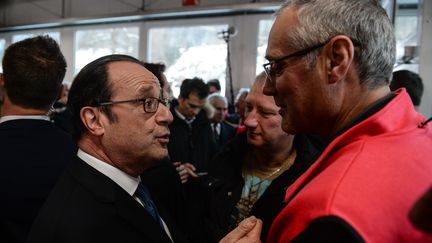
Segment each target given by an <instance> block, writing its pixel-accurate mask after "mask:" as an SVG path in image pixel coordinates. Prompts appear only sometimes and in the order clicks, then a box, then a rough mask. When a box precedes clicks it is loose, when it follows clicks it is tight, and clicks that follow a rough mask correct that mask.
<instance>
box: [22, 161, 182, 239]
mask: <svg viewBox="0 0 432 243" xmlns="http://www.w3.org/2000/svg"><path fill="white" fill-rule="evenodd" d="M157 207H158V211H159V214H160V215H161V217H162V218H163V220H164V221H165V223H166V224H167V226H168V228H169V230H170V233H171V235H172V237H173V240H174V242H187V240H186V239H185V237H184V236H183V233H182V232H181V231H180V230H178V229H177V227H176V224H175V223H174V221H173V220H172V218H171V217H170V215H169V214H168V213H167V212H166V210H164V209H163V208H161V207H159V206H157ZM28 242H104V243H109V242H128V243H129V242H131V243H132V242H167V243H170V242H171V241H170V239H169V237H168V235H167V234H166V233H165V231H163V229H162V228H161V227H160V226H159V224H158V223H157V222H156V221H155V220H154V219H153V218H152V217H151V216H150V214H148V213H147V211H146V210H145V209H144V208H143V207H142V206H141V205H140V204H139V203H138V202H137V201H135V199H134V198H133V197H131V196H130V195H129V194H128V193H127V192H126V191H125V190H123V189H122V188H121V187H120V186H118V185H117V184H116V183H115V182H114V181H112V180H111V179H109V178H108V177H107V176H105V175H103V174H102V173H100V172H99V171H97V170H95V169H94V168H92V167H91V166H89V165H88V164H86V163H85V162H84V161H82V160H81V159H79V158H76V159H75V161H74V162H73V164H72V165H71V167H70V168H69V169H68V170H67V171H66V173H65V174H64V175H63V176H62V177H61V179H60V181H59V183H58V184H57V185H56V187H55V188H54V190H53V191H52V193H51V195H50V197H49V198H48V200H47V201H46V203H45V205H44V206H43V208H42V210H41V211H40V213H39V215H38V217H37V218H36V220H35V223H34V224H33V227H32V229H31V232H30V235H29V241H28Z"/></svg>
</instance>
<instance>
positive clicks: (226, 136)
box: [213, 122, 236, 151]
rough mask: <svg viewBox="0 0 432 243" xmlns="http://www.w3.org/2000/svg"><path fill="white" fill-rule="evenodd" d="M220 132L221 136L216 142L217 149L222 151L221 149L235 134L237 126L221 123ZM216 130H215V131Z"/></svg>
mask: <svg viewBox="0 0 432 243" xmlns="http://www.w3.org/2000/svg"><path fill="white" fill-rule="evenodd" d="M220 128H221V130H220V133H219V138H218V140H217V141H215V142H216V146H217V151H220V149H221V148H222V147H223V146H224V145H225V144H226V143H227V142H228V141H229V140H231V138H233V137H234V136H235V132H236V130H235V128H234V127H233V126H231V125H229V124H228V123H226V122H221V123H220ZM213 132H214V131H213Z"/></svg>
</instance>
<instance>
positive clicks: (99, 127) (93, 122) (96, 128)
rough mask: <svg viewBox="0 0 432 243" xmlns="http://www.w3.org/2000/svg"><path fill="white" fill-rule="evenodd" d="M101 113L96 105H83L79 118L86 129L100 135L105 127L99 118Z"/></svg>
mask: <svg viewBox="0 0 432 243" xmlns="http://www.w3.org/2000/svg"><path fill="white" fill-rule="evenodd" d="M100 116H101V113H100V111H99V109H98V108H97V107H90V106H85V107H83V108H81V111H80V118H81V121H82V122H83V124H84V126H85V127H86V128H87V131H88V132H90V133H91V134H94V135H96V136H101V135H103V134H104V132H105V128H104V126H103V124H102V123H101V120H100Z"/></svg>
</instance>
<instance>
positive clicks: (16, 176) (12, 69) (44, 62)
mask: <svg viewBox="0 0 432 243" xmlns="http://www.w3.org/2000/svg"><path fill="white" fill-rule="evenodd" d="M65 72H66V62H65V59H64V57H63V55H62V53H61V51H60V49H59V46H58V45H57V43H56V42H55V41H54V40H53V39H51V38H50V37H48V36H38V37H34V38H29V39H26V40H23V41H20V42H17V43H15V44H13V45H11V46H9V47H8V48H7V49H6V51H5V55H4V58H3V75H2V77H1V83H2V84H4V88H5V96H4V105H3V117H1V118H0V161H1V163H0V195H1V200H0V241H1V242H9V243H10V242H24V241H25V239H26V237H27V234H28V231H29V230H30V227H31V224H32V223H33V220H34V218H35V217H36V215H37V212H38V211H39V209H40V208H41V207H42V204H43V203H44V201H45V200H46V198H47V197H48V195H49V193H50V191H51V190H52V188H53V187H54V185H55V183H56V181H57V180H58V178H59V177H60V175H61V173H62V172H63V170H64V168H65V167H66V163H67V161H68V160H69V159H71V158H72V157H73V155H74V154H75V153H76V146H75V145H74V142H73V140H72V137H71V136H70V135H68V134H66V133H65V132H63V131H61V130H60V129H58V128H57V127H56V126H54V125H53V124H52V123H51V122H50V121H49V118H48V116H47V113H48V111H49V109H50V107H51V105H52V104H53V103H54V101H55V99H56V97H57V93H58V91H59V89H60V85H61V83H62V80H63V77H64V75H65Z"/></svg>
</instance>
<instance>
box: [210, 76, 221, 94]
mask: <svg viewBox="0 0 432 243" xmlns="http://www.w3.org/2000/svg"><path fill="white" fill-rule="evenodd" d="M207 86H208V88H209V94H213V93H219V94H220V92H221V85H220V82H219V80H218V79H210V80H209V81H207Z"/></svg>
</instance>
